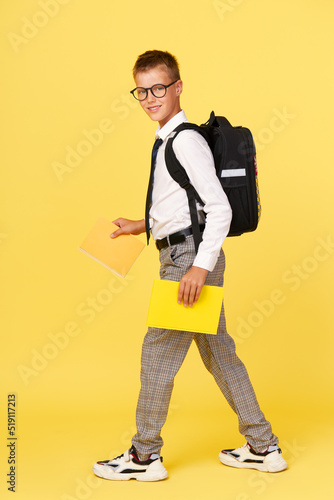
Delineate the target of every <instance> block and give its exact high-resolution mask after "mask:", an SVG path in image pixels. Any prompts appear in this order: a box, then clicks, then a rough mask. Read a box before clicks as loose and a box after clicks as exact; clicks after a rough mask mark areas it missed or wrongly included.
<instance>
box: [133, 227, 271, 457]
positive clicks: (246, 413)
mask: <svg viewBox="0 0 334 500" xmlns="http://www.w3.org/2000/svg"><path fill="white" fill-rule="evenodd" d="M159 258H160V264H161V267H160V278H161V279H165V280H172V281H180V279H181V278H182V276H183V275H184V274H185V273H186V272H187V271H188V270H189V269H190V268H191V267H192V263H193V261H194V258H195V249H194V242H193V237H192V236H188V237H187V238H186V241H185V242H183V243H181V244H178V245H174V246H171V247H167V248H164V249H162V250H160V252H159ZM224 269H225V256H224V252H223V250H221V253H220V256H219V258H218V261H217V264H216V266H215V268H214V270H213V271H212V272H209V273H208V275H207V279H206V284H207V285H216V286H223V279H224ZM193 340H194V341H195V342H196V344H197V347H198V350H199V352H200V355H201V358H202V360H203V362H204V365H205V367H206V368H207V369H208V371H209V372H210V373H211V374H212V375H213V377H214V378H215V380H216V382H217V384H218V386H219V388H220V390H221V392H222V393H223V394H224V396H225V398H226V400H227V401H228V403H229V405H230V406H231V408H232V409H233V411H234V412H235V413H236V414H237V416H238V420H239V430H240V432H241V434H243V435H244V436H245V438H246V439H247V441H248V442H249V444H250V445H251V446H252V447H253V448H254V450H256V451H260V450H263V449H264V448H266V447H267V446H269V445H273V444H277V442H278V438H277V437H276V436H275V435H274V434H273V433H272V430H271V425H270V423H269V422H268V421H267V420H266V419H265V417H264V415H263V413H262V411H261V410H260V407H259V404H258V402H257V399H256V396H255V393H254V390H253V387H252V384H251V382H250V380H249V377H248V373H247V370H246V368H245V366H244V364H243V363H242V362H241V361H240V359H239V358H238V356H237V355H236V352H235V343H234V340H233V339H232V338H231V337H230V336H229V335H228V333H227V331H226V323H225V314H224V305H223V307H222V310H221V315H220V321H219V326H218V332H217V335H206V334H200V333H192V332H184V331H175V330H166V329H162V328H148V331H147V334H146V336H145V338H144V342H143V348H142V359H141V390H140V394H139V400H138V405H137V414H136V417H137V433H136V435H135V436H134V437H133V438H132V444H133V445H134V446H135V447H136V449H137V451H138V453H139V454H140V455H141V456H146V455H149V454H151V453H160V449H161V447H162V446H163V439H162V437H161V428H162V427H163V425H164V423H165V420H166V417H167V413H168V407H169V402H170V398H171V394H172V390H173V385H174V377H175V375H176V374H177V372H178V371H179V369H180V367H181V365H182V363H183V360H184V358H185V356H186V354H187V352H188V350H189V347H190V345H191V342H192V341H193Z"/></svg>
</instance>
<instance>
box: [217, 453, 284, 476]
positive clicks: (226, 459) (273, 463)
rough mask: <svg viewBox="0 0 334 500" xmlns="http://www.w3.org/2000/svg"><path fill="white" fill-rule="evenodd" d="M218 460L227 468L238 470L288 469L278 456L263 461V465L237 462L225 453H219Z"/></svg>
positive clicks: (278, 470) (269, 470) (270, 470)
mask: <svg viewBox="0 0 334 500" xmlns="http://www.w3.org/2000/svg"><path fill="white" fill-rule="evenodd" d="M219 460H220V461H221V463H222V464H224V465H228V466H229V467H236V468H238V469H256V470H258V471H260V472H281V471H283V470H285V469H287V468H288V464H287V463H286V461H285V460H284V458H282V457H281V456H280V455H277V456H276V457H271V458H270V461H269V460H268V461H267V462H266V461H265V460H264V462H263V463H259V464H257V463H254V462H252V463H249V462H239V461H238V460H237V459H235V458H233V457H231V456H229V455H226V454H225V453H219Z"/></svg>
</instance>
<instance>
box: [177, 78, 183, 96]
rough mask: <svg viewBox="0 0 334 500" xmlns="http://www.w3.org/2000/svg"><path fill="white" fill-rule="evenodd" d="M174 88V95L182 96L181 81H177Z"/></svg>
mask: <svg viewBox="0 0 334 500" xmlns="http://www.w3.org/2000/svg"><path fill="white" fill-rule="evenodd" d="M175 87H176V94H177V95H180V94H182V90H183V81H182V80H179V81H178V82H176V84H175Z"/></svg>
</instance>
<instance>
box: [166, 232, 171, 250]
mask: <svg viewBox="0 0 334 500" xmlns="http://www.w3.org/2000/svg"><path fill="white" fill-rule="evenodd" d="M166 238H167V243H168V246H169V247H170V246H171V243H170V239H169V234H168V235H167V236H166Z"/></svg>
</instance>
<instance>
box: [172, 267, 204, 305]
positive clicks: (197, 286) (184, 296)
mask: <svg viewBox="0 0 334 500" xmlns="http://www.w3.org/2000/svg"><path fill="white" fill-rule="evenodd" d="M207 274H208V271H207V269H203V268H202V267H196V266H193V267H192V268H191V269H190V270H189V271H188V272H187V273H186V274H185V275H184V276H183V277H182V278H181V281H180V285H179V293H178V297H177V301H178V303H179V304H181V302H182V300H183V305H184V306H185V307H187V306H190V307H191V306H192V305H193V303H194V302H197V301H198V298H199V296H200V293H201V290H202V288H203V285H204V283H205V279H206V276H207Z"/></svg>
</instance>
